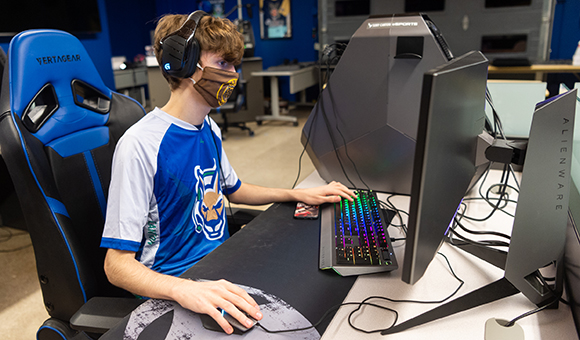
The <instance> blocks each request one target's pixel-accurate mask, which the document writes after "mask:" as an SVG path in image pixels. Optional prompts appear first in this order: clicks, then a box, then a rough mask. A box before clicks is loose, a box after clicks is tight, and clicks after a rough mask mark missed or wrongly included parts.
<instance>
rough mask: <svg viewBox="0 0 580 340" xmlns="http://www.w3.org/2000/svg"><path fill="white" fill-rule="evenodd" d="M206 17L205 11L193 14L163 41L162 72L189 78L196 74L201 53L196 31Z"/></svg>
mask: <svg viewBox="0 0 580 340" xmlns="http://www.w3.org/2000/svg"><path fill="white" fill-rule="evenodd" d="M206 15H209V14H207V13H206V12H204V11H195V12H193V13H191V14H190V15H189V16H188V17H187V20H185V22H184V23H183V25H181V27H180V28H179V29H178V30H177V31H175V32H173V33H171V34H169V35H168V36H166V37H165V38H163V39H161V48H162V49H163V54H162V55H161V70H162V71H163V72H165V73H166V74H167V75H169V76H172V77H177V78H189V77H191V76H192V75H193V73H194V72H195V67H196V65H197V63H198V61H199V57H200V53H201V51H200V47H199V42H198V41H197V39H195V31H196V29H197V26H198V24H199V21H200V20H201V18H203V17H204V16H206Z"/></svg>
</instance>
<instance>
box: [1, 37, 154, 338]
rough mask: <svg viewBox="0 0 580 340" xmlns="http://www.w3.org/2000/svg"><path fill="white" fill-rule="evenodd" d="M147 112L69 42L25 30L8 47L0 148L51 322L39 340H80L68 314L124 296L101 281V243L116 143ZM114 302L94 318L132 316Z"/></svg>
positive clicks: (80, 47)
mask: <svg viewBox="0 0 580 340" xmlns="http://www.w3.org/2000/svg"><path fill="white" fill-rule="evenodd" d="M144 114H145V111H144V109H143V108H142V107H141V105H139V104H138V103H137V102H136V101H135V100H133V99H131V98H129V97H125V96H123V95H120V94H118V93H115V92H112V91H111V90H110V89H108V88H107V87H106V86H105V84H104V83H103V81H102V79H101V77H100V76H99V74H98V72H97V70H96V68H95V66H94V65H93V63H92V61H91V59H90V57H89V55H88V53H87V52H86V50H85V49H84V47H83V45H82V44H81V42H80V41H79V40H78V39H77V38H75V37H74V36H72V35H70V34H68V33H65V32H62V31H56V30H31V31H25V32H22V33H20V34H18V35H17V36H15V37H14V38H13V39H12V41H11V42H10V47H9V50H8V61H7V63H6V67H5V72H4V75H3V80H2V87H1V94H0V148H1V150H2V156H3V158H4V160H5V162H6V165H7V168H8V171H9V173H10V176H11V177H12V180H13V183H14V187H15V190H16V193H17V195H18V198H19V201H20V204H21V207H22V210H23V212H24V215H25V221H26V226H27V229H28V231H29V233H30V237H31V239H32V244H33V247H34V253H35V256H36V267H37V271H38V277H39V280H40V283H41V289H42V295H43V299H44V304H45V307H46V309H47V311H48V313H49V314H50V316H51V318H50V319H48V320H47V321H46V322H45V323H44V324H43V325H42V326H41V327H40V329H39V331H38V333H37V338H38V339H69V338H73V337H76V338H82V339H86V338H87V337H86V334H85V333H78V332H77V331H75V330H73V329H71V328H70V327H69V320H70V319H71V317H72V316H73V314H75V313H76V312H77V310H78V309H79V308H81V306H86V305H85V303H86V302H87V301H88V300H89V299H91V298H92V297H98V296H103V297H121V296H128V293H127V292H125V291H122V290H120V289H118V288H116V287H114V286H112V285H111V284H110V283H109V282H108V280H107V278H106V276H105V274H104V270H103V260H104V254H105V250H104V249H101V248H100V247H99V244H100V240H101V233H102V229H103V225H104V215H105V208H106V198H107V193H108V186H109V181H110V175H111V174H110V171H111V170H110V169H111V161H112V155H113V151H114V148H115V145H116V143H117V141H118V140H119V138H120V137H121V135H122V134H123V133H124V132H125V130H126V129H127V128H128V127H129V126H131V125H132V124H133V123H135V122H136V121H137V120H139V119H140V118H141V117H143V115H144ZM102 301H103V300H101V302H102ZM104 301H105V302H107V301H109V300H104ZM111 301H114V302H113V305H114V306H113V307H106V306H105V307H97V309H100V310H98V312H99V313H101V314H102V315H104V316H109V312H110V310H107V308H111V310H112V311H117V312H120V313H121V314H123V313H124V312H123V310H122V309H121V307H119V306H120V305H122V304H123V303H125V302H127V301H128V307H127V309H128V310H129V311H130V310H132V309H133V308H134V306H135V305H136V303H138V300H137V299H135V298H129V299H113V300H111ZM117 303H119V305H117ZM111 313H112V312H111ZM81 319H82V318H81ZM102 319H106V317H105V318H102ZM97 321H98V320H97ZM105 323H106V322H105ZM86 330H87V331H94V332H100V331H104V330H103V329H101V328H99V327H95V328H91V327H88V328H87V329H86Z"/></svg>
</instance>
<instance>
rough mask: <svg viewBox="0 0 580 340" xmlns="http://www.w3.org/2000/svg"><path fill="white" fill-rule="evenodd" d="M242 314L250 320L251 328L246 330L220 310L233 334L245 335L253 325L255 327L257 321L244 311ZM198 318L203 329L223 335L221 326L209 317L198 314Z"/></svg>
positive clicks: (250, 328)
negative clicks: (230, 326)
mask: <svg viewBox="0 0 580 340" xmlns="http://www.w3.org/2000/svg"><path fill="white" fill-rule="evenodd" d="M242 313H244V314H245V315H246V316H247V317H248V319H250V320H251V321H252V327H249V328H248V327H246V326H244V325H242V324H241V323H240V322H239V321H238V320H237V319H235V318H234V317H233V316H231V315H230V314H228V313H226V312H225V311H223V310H222V315H223V316H224V318H225V319H226V320H227V322H229V323H230V325H232V328H233V329H234V333H233V334H238V335H242V334H244V333H246V332H247V331H249V330H252V329H253V328H254V325H256V324H257V323H258V321H257V320H256V319H254V318H252V317H251V316H249V315H248V314H247V313H245V312H244V311H242ZM199 318H200V319H201V324H202V325H203V328H205V329H207V330H210V331H215V332H222V333H225V332H224V330H223V328H221V326H220V325H219V324H218V323H217V322H216V321H215V320H214V319H213V318H212V317H211V316H209V315H207V314H200V315H199Z"/></svg>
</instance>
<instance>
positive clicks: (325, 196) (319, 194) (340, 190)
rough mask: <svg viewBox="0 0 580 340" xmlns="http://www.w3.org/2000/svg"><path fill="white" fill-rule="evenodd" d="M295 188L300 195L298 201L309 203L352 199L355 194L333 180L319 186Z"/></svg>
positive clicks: (316, 203) (317, 203)
mask: <svg viewBox="0 0 580 340" xmlns="http://www.w3.org/2000/svg"><path fill="white" fill-rule="evenodd" d="M296 190H297V191H299V195H300V199H298V201H300V202H304V203H306V204H310V205H320V204H323V203H336V202H339V201H340V200H341V199H342V198H346V199H348V200H349V201H352V200H353V198H354V197H356V194H355V193H354V192H353V191H352V190H350V189H348V188H347V187H346V186H345V185H343V184H341V183H338V182H334V181H333V182H330V183H329V184H327V185H324V186H321V187H316V188H309V189H296Z"/></svg>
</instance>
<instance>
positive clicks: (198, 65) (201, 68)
mask: <svg viewBox="0 0 580 340" xmlns="http://www.w3.org/2000/svg"><path fill="white" fill-rule="evenodd" d="M197 67H199V69H200V70H201V71H202V72H203V67H201V65H200V64H199V63H197ZM189 79H191V81H192V82H193V85H195V83H196V81H195V80H193V78H191V77H190V78H189Z"/></svg>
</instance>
